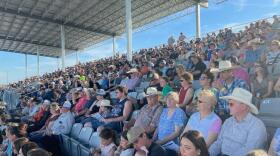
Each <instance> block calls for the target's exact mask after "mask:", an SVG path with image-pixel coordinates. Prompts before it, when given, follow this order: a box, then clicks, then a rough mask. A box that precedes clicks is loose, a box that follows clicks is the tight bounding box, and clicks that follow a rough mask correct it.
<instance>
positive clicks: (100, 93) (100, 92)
mask: <svg viewBox="0 0 280 156" xmlns="http://www.w3.org/2000/svg"><path fill="white" fill-rule="evenodd" d="M96 94H97V95H101V96H104V95H106V92H105V91H104V89H98V90H97V92H96Z"/></svg>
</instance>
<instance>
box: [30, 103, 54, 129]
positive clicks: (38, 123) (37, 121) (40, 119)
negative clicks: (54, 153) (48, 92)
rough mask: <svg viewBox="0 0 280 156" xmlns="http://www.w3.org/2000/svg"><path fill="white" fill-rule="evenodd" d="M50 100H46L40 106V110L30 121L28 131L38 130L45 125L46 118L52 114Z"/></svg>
mask: <svg viewBox="0 0 280 156" xmlns="http://www.w3.org/2000/svg"><path fill="white" fill-rule="evenodd" d="M49 108H50V101H48V100H45V101H44V102H43V104H42V105H41V106H40V108H39V111H38V112H37V113H36V114H35V115H34V116H33V118H32V119H31V120H30V121H29V125H28V129H27V132H28V133H30V132H33V131H37V130H39V129H40V128H42V126H44V124H45V122H46V120H47V119H48V118H49V116H50V109H49Z"/></svg>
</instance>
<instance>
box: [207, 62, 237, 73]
mask: <svg viewBox="0 0 280 156" xmlns="http://www.w3.org/2000/svg"><path fill="white" fill-rule="evenodd" d="M236 68H238V67H237V66H232V64H231V62H230V61H220V62H219V67H218V68H211V69H210V72H211V73H219V72H222V71H226V70H231V69H236Z"/></svg>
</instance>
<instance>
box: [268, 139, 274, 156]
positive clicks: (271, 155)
mask: <svg viewBox="0 0 280 156" xmlns="http://www.w3.org/2000/svg"><path fill="white" fill-rule="evenodd" d="M274 146H275V139H272V141H271V144H270V147H269V150H268V155H269V156H276V154H275V151H274Z"/></svg>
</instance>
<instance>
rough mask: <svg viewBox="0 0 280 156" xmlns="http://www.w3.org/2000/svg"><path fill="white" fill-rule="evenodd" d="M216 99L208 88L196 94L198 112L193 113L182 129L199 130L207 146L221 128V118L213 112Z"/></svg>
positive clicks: (215, 137)
mask: <svg viewBox="0 0 280 156" xmlns="http://www.w3.org/2000/svg"><path fill="white" fill-rule="evenodd" d="M216 104H217V99H216V96H215V94H213V92H211V91H210V90H202V91H201V92H200V94H199V95H198V101H197V107H198V112H196V113H194V114H193V115H192V116H191V117H190V119H189V121H188V123H187V126H186V127H185V129H184V132H187V131H189V130H197V131H199V132H200V133H201V134H202V136H203V137H204V139H205V141H206V145H207V147H209V146H210V145H211V144H212V143H213V142H214V141H215V140H216V139H217V137H218V134H219V132H220V129H221V125H222V120H221V119H220V117H219V116H218V115H217V114H216V113H215V112H214V108H215V105H216Z"/></svg>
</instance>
